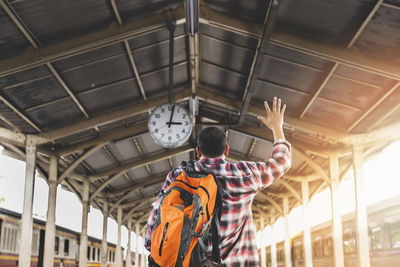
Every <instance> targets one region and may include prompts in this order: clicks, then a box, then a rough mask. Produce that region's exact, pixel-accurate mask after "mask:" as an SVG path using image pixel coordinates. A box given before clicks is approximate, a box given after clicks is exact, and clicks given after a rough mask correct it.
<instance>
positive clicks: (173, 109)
mask: <svg viewBox="0 0 400 267" xmlns="http://www.w3.org/2000/svg"><path fill="white" fill-rule="evenodd" d="M174 111H175V105H173V106H172V111H171V117H169V123H168V122H167V124H168V128H171V122H172V116H174Z"/></svg>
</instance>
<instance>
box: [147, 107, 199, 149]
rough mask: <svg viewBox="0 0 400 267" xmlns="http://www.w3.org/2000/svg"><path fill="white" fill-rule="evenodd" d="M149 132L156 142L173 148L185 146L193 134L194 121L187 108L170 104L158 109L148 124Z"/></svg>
mask: <svg viewBox="0 0 400 267" xmlns="http://www.w3.org/2000/svg"><path fill="white" fill-rule="evenodd" d="M148 126H149V132H150V135H151V137H153V139H154V141H155V142H156V143H158V144H160V145H162V146H164V147H168V148H172V147H178V146H180V145H182V144H184V143H185V142H186V141H187V140H188V139H189V137H190V134H191V133H192V119H191V117H190V114H189V113H188V112H187V111H186V109H185V108H183V107H182V106H180V105H178V104H173V103H168V104H162V105H159V106H158V107H156V108H155V109H154V110H153V111H152V112H151V115H150V119H149V122H148Z"/></svg>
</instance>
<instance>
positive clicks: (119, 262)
mask: <svg viewBox="0 0 400 267" xmlns="http://www.w3.org/2000/svg"><path fill="white" fill-rule="evenodd" d="M117 224H118V234H117V248H116V251H115V254H116V256H115V257H116V260H115V266H117V267H121V266H122V253H121V226H122V208H121V207H119V208H118V211H117Z"/></svg>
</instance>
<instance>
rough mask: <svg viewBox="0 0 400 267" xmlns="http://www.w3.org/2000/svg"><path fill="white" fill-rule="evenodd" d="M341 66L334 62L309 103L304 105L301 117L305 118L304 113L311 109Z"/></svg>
mask: <svg viewBox="0 0 400 267" xmlns="http://www.w3.org/2000/svg"><path fill="white" fill-rule="evenodd" d="M338 66H339V63H337V62H336V63H335V64H333V66H332V67H331V68H330V69H329V71H328V72H327V73H326V75H325V77H324V79H323V81H322V83H321V84H320V86H319V87H318V88H317V90H315V92H314V94H313V95H312V96H311V98H310V99H309V100H308V102H307V105H306V106H305V107H304V109H303V111H302V112H301V114H300V118H303V117H304V115H305V114H306V113H307V111H308V110H309V109H310V107H311V106H312V104H313V103H314V102H315V100H316V99H317V97H318V96H319V94H320V93H321V91H322V90H323V89H324V87H325V85H326V84H327V83H328V81H329V79H330V78H331V77H332V75H333V73H334V72H335V70H336V69H337V67H338Z"/></svg>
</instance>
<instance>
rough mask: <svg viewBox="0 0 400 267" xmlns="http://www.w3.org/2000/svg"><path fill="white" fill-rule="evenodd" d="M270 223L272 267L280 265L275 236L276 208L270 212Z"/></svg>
mask: <svg viewBox="0 0 400 267" xmlns="http://www.w3.org/2000/svg"><path fill="white" fill-rule="evenodd" d="M270 216H271V217H270V219H269V221H270V224H271V265H272V267H278V261H277V253H276V238H275V210H274V209H272V210H271V213H270Z"/></svg>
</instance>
